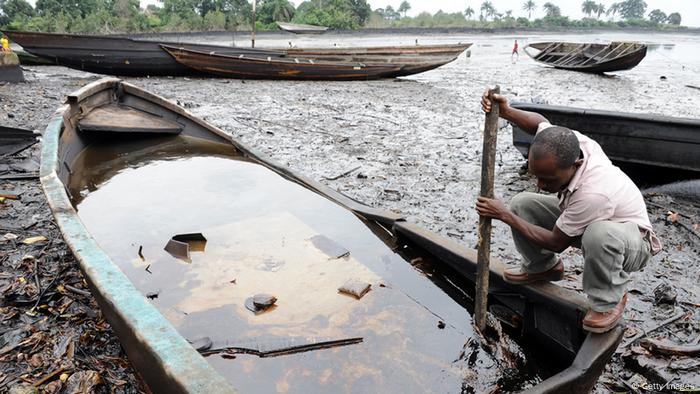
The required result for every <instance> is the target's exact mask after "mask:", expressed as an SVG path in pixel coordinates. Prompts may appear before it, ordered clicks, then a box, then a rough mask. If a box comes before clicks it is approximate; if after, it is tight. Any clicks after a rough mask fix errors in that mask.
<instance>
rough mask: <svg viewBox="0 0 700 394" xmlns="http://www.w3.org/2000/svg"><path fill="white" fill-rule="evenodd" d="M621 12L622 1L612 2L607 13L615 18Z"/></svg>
mask: <svg viewBox="0 0 700 394" xmlns="http://www.w3.org/2000/svg"><path fill="white" fill-rule="evenodd" d="M619 12H620V3H612V5H611V6H610V8H608V11H607V12H606V13H605V14H606V15H608V16H609V17H611V18H613V19H614V18H615V15H616V14H617V13H619Z"/></svg>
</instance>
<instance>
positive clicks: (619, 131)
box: [511, 103, 700, 172]
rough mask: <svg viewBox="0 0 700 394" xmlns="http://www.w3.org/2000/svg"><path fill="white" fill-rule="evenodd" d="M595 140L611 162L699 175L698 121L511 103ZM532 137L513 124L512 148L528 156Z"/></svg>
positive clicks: (699, 138)
mask: <svg viewBox="0 0 700 394" xmlns="http://www.w3.org/2000/svg"><path fill="white" fill-rule="evenodd" d="M511 105H512V106H513V107H514V108H518V109H522V110H525V111H532V112H537V113H539V114H542V115H543V116H544V117H545V118H547V119H548V120H549V121H550V122H551V123H552V124H555V125H559V126H564V127H568V128H570V129H573V130H577V131H579V132H581V133H583V134H585V135H587V136H589V137H591V138H593V139H594V140H596V141H597V142H598V143H599V144H600V146H601V147H602V148H603V150H604V151H605V153H606V154H607V155H608V157H610V159H611V160H613V161H616V162H619V163H634V164H641V165H645V166H651V167H660V168H671V169H681V170H688V171H696V172H700V154H698V152H700V119H689V118H673V117H669V116H660V115H647V114H632V113H624V112H613V111H604V110H597V109H585V108H573V107H562V106H555V105H545V104H528V103H513V104H511ZM531 143H532V136H531V135H530V134H527V133H525V132H524V131H522V130H521V129H520V128H518V127H517V126H515V125H513V145H515V147H516V148H517V149H518V150H519V151H520V152H521V153H522V154H523V155H524V156H525V157H527V153H528V150H529V149H530V144H531Z"/></svg>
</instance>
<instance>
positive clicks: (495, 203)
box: [476, 197, 511, 222]
mask: <svg viewBox="0 0 700 394" xmlns="http://www.w3.org/2000/svg"><path fill="white" fill-rule="evenodd" d="M476 212H477V213H478V214H479V216H484V217H487V218H492V219H498V220H500V221H502V222H506V221H507V219H508V217H509V216H510V215H511V213H510V210H509V209H508V207H506V205H505V204H504V203H503V202H502V201H501V200H497V199H493V198H486V197H479V198H477V201H476Z"/></svg>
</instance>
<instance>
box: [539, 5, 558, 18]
mask: <svg viewBox="0 0 700 394" xmlns="http://www.w3.org/2000/svg"><path fill="white" fill-rule="evenodd" d="M542 8H544V10H545V11H546V12H547V16H549V17H556V16H561V9H560V8H559V7H558V6H556V5H554V4H552V3H544V5H543V6H542Z"/></svg>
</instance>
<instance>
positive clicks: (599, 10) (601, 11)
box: [595, 3, 605, 19]
mask: <svg viewBox="0 0 700 394" xmlns="http://www.w3.org/2000/svg"><path fill="white" fill-rule="evenodd" d="M595 13H596V15H597V18H598V19H600V16H601V15H603V14H604V13H605V4H603V3H598V4H596V6H595Z"/></svg>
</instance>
